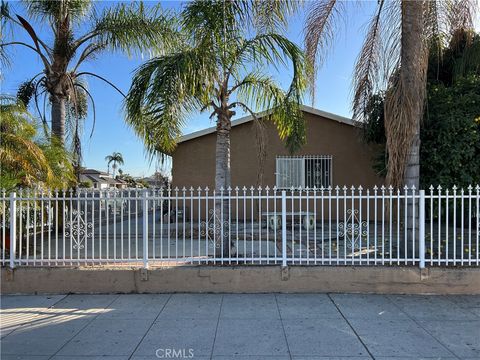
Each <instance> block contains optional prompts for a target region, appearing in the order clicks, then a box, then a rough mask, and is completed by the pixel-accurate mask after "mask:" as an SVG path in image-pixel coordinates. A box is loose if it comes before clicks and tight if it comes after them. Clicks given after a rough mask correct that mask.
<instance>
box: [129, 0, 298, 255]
mask: <svg viewBox="0 0 480 360" xmlns="http://www.w3.org/2000/svg"><path fill="white" fill-rule="evenodd" d="M295 6H296V2H293V1H292V2H289V1H274V0H269V1H255V0H253V1H225V0H223V1H215V0H209V1H200V0H199V1H193V2H190V3H188V4H187V5H185V6H184V8H183V9H182V11H181V12H180V13H179V14H178V22H179V23H180V24H181V27H182V32H183V36H182V38H181V39H182V40H183V41H182V43H181V44H180V46H178V47H177V49H175V50H174V51H172V52H171V53H168V54H166V55H163V56H159V57H155V58H153V59H152V60H150V61H148V62H146V63H145V64H144V65H142V66H141V67H140V68H139V69H138V70H137V71H136V72H135V74H134V78H133V82H132V85H131V88H130V90H129V93H128V95H127V98H126V109H127V121H128V122H129V123H130V124H131V125H132V126H133V128H134V130H135V131H136V133H137V134H138V135H139V136H140V137H141V138H142V139H143V140H144V142H145V144H146V145H147V148H148V150H149V151H151V152H154V153H155V152H159V153H170V152H171V151H172V150H173V149H174V148H175V144H176V140H177V139H178V138H179V136H180V135H181V129H182V125H183V124H184V123H185V121H186V118H187V115H188V114H189V113H192V112H195V111H209V112H210V118H215V119H216V127H217V140H216V150H215V159H216V160H215V188H216V190H217V191H219V192H220V191H222V190H226V189H227V188H228V187H230V185H231V175H230V130H231V122H232V117H233V116H234V115H235V114H236V111H237V110H238V109H240V110H242V111H244V112H247V113H249V114H251V115H252V116H253V118H254V119H255V124H256V125H258V128H259V129H260V130H259V133H260V134H261V129H262V121H261V120H260V119H259V118H258V117H257V112H258V111H262V110H267V109H272V111H271V113H270V114H269V115H268V116H267V118H268V119H269V120H272V121H273V122H274V123H275V124H276V126H277V128H278V131H279V134H280V136H281V138H283V139H286V141H287V145H288V146H289V148H290V149H291V150H295V149H297V148H298V147H299V146H300V145H301V144H302V143H303V142H304V141H305V126H304V119H303V114H302V111H301V110H300V106H299V105H300V102H301V98H302V93H303V91H304V89H305V88H306V76H305V73H306V67H305V61H304V58H303V52H302V51H301V49H300V48H299V47H298V46H297V45H295V44H294V43H293V42H291V41H290V40H288V39H287V38H286V37H285V36H283V35H282V34H281V33H279V32H278V31H279V30H278V27H279V24H283V25H284V24H285V23H286V14H288V13H289V12H291V11H292V10H294V8H295ZM288 61H290V62H291V66H292V70H293V71H292V82H291V84H290V86H289V88H288V89H287V90H286V91H285V90H283V89H282V88H281V87H280V86H279V85H278V84H277V83H276V82H275V81H274V79H273V78H272V77H271V76H270V75H268V74H267V72H266V70H265V69H266V67H267V66H268V65H274V66H276V65H285V66H286V65H288ZM259 143H261V142H259ZM260 152H261V150H260ZM260 157H262V156H260ZM221 206H222V205H221V204H220V203H219V202H217V204H216V210H215V211H216V212H217V215H218V216H219V214H220V213H221V212H222V211H221V208H220V207H221ZM223 206H224V207H225V209H224V211H223V214H224V216H226V214H228V209H227V210H226V207H227V206H228V203H227V202H224V204H223ZM224 220H226V218H225V217H224ZM220 245H221V244H217V255H221V250H220V249H219V248H220V247H221V246H220ZM222 247H223V246H222ZM228 252H229V248H228V246H224V247H223V254H224V255H225V254H228Z"/></svg>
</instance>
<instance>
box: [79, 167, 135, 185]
mask: <svg viewBox="0 0 480 360" xmlns="http://www.w3.org/2000/svg"><path fill="white" fill-rule="evenodd" d="M80 181H81V182H90V183H92V186H93V188H94V189H109V188H117V189H125V188H127V187H128V183H127V182H126V181H123V180H120V179H114V178H113V176H112V175H110V174H107V173H106V172H103V171H99V170H95V169H82V170H81V171H80Z"/></svg>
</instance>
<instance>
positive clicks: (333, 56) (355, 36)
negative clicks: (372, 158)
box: [0, 1, 376, 176]
mask: <svg viewBox="0 0 480 360" xmlns="http://www.w3.org/2000/svg"><path fill="white" fill-rule="evenodd" d="M12 5H13V7H14V9H15V10H17V12H18V13H20V14H22V15H23V14H24V12H23V9H22V5H21V4H20V3H12ZM111 5H114V2H110V1H102V2H97V6H98V7H99V8H101V7H108V6H111ZM162 5H163V6H164V7H165V8H170V7H175V8H178V7H180V6H181V2H176V1H163V2H162ZM375 6H376V1H365V2H363V3H362V4H361V6H358V5H357V6H355V5H354V4H353V3H348V4H347V6H346V7H347V11H348V14H347V17H346V18H347V19H348V20H347V21H346V23H345V25H344V26H343V31H341V32H340V34H339V36H338V37H337V39H336V42H335V47H334V48H333V49H331V51H330V53H329V56H328V58H327V61H326V63H325V64H324V66H323V67H322V68H321V70H320V71H319V74H318V78H317V87H316V101H315V104H314V106H315V107H317V108H319V109H322V110H325V111H329V112H332V113H336V114H339V115H343V116H350V100H351V78H352V71H353V66H354V63H355V59H356V56H357V54H358V52H359V49H360V47H361V44H362V41H363V37H364V34H365V31H366V25H367V23H368V19H369V17H370V16H371V14H372V13H373V11H374V9H375ZM304 21H305V16H304V13H300V14H298V15H296V16H295V17H292V18H291V20H290V25H289V29H288V37H289V38H290V39H291V40H293V41H295V42H296V43H298V44H299V45H302V39H303V25H304ZM48 30H49V29H48V27H44V28H42V31H40V32H39V35H40V37H42V38H43V39H46V40H47V41H48V40H51V39H50V38H49V35H48V34H49V32H48ZM79 33H81V29H80V31H79ZM15 37H16V38H17V39H23V40H25V41H28V36H27V35H25V32H24V31H22V30H21V29H18V28H17V29H16V32H15ZM13 54H14V57H13V62H12V66H11V68H9V69H4V79H3V82H2V83H1V84H0V86H1V87H2V88H1V93H2V94H15V92H16V90H17V88H18V85H19V84H20V83H21V82H22V81H25V80H27V79H29V78H31V77H32V76H33V75H34V74H36V73H38V72H40V71H41V69H42V66H41V63H40V61H39V59H38V58H37V57H36V56H34V55H33V52H31V51H30V50H28V49H23V48H17V49H16V50H14V52H13ZM141 63H142V59H139V58H128V57H127V56H125V55H122V54H119V53H115V54H111V53H104V54H102V55H101V56H99V57H98V58H97V59H96V60H93V61H90V62H86V63H84V65H83V68H82V69H83V71H91V72H95V73H98V74H99V75H101V76H103V77H106V78H107V79H109V80H110V81H112V82H113V83H114V84H115V85H116V86H118V87H119V88H120V89H122V90H123V91H124V92H127V91H128V88H129V86H130V82H131V78H132V73H133V71H134V70H135V68H136V67H138V66H139V65H140V64H141ZM271 73H272V75H273V76H275V77H276V78H277V79H278V80H279V81H280V83H282V84H283V85H284V86H287V85H288V83H289V81H290V72H289V71H288V70H287V71H280V73H277V72H276V71H275V70H274V69H273V68H272V69H271ZM88 88H89V91H90V92H91V94H92V95H93V97H94V98H95V103H96V111H97V124H96V127H95V131H94V134H93V136H92V138H90V137H89V134H90V130H91V126H92V116H91V115H90V116H89V117H88V119H87V121H86V125H85V129H86V130H85V135H84V137H83V140H82V144H83V151H84V166H87V167H92V168H97V169H103V170H106V167H107V166H106V163H105V161H104V157H105V156H106V155H108V154H111V153H112V152H113V151H120V152H121V153H122V154H123V157H124V159H125V165H124V166H122V168H123V170H124V172H126V173H130V174H132V175H134V176H146V175H150V174H151V173H153V172H154V171H155V164H151V163H150V161H149V158H148V156H147V155H146V154H145V151H144V147H143V144H142V142H141V141H140V140H139V139H138V138H137V137H136V135H135V134H134V133H133V131H132V130H131V129H130V128H129V127H128V126H127V125H126V124H125V122H124V120H123V119H124V115H123V112H122V97H121V96H120V95H119V94H118V93H117V92H116V91H115V90H113V89H112V88H111V87H110V86H108V85H106V84H104V83H103V82H102V81H100V80H96V79H94V78H89V79H88ZM306 103H309V99H308V98H306ZM309 105H310V104H309ZM237 117H238V116H237ZM212 125H213V122H212V121H211V120H209V119H208V115H207V114H198V115H195V116H192V117H191V118H190V119H188V123H187V126H186V127H185V129H184V133H190V132H192V131H197V130H200V129H203V128H206V127H209V126H212ZM164 167H166V169H167V170H168V165H167V166H164Z"/></svg>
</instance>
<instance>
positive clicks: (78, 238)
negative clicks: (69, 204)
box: [65, 210, 93, 250]
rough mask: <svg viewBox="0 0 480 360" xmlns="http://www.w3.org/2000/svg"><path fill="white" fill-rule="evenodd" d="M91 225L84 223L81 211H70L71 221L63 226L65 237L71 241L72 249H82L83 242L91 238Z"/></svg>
mask: <svg viewBox="0 0 480 360" xmlns="http://www.w3.org/2000/svg"><path fill="white" fill-rule="evenodd" d="M92 233H93V224H92V223H91V222H87V221H85V218H84V211H83V210H80V211H78V210H72V220H71V221H69V222H67V223H66V224H65V237H71V238H72V240H73V245H72V247H73V249H75V250H77V249H83V248H84V247H85V241H86V240H87V239H90V238H92Z"/></svg>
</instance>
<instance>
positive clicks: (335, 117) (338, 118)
mask: <svg viewBox="0 0 480 360" xmlns="http://www.w3.org/2000/svg"><path fill="white" fill-rule="evenodd" d="M300 107H301V109H302V111H304V112H306V113H309V114H313V115H317V116H321V117H324V118H327V119H330V120H334V121H337V122H340V123H342V124H346V125H350V126H356V123H355V122H354V121H353V120H352V119H349V118H346V117H343V116H340V115H337V114H333V113H329V112H327V111H323V110H319V109H315V108H313V107H310V106H307V105H301V106H300ZM271 111H272V110H267V111H263V112H261V113H258V115H257V117H264V116H265V115H268V114H269V113H270V112H271ZM252 120H253V116H252V115H248V116H244V117H242V118H240V119H236V120H233V121H232V127H234V126H237V125H241V124H244V123H247V122H249V121H252ZM215 131H216V127H215V126H212V127H209V128H206V129H203V130H199V131H195V132H192V133H190V134H186V135H183V136H182V137H180V139H179V140H178V141H177V143H178V144H179V143H182V142H185V141H188V140H192V139H196V138H198V137H202V136H205V135H208V134H213V133H215Z"/></svg>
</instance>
